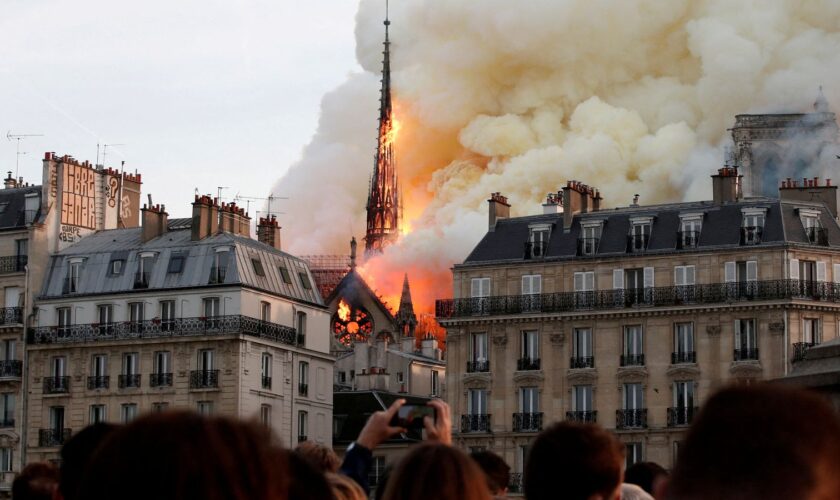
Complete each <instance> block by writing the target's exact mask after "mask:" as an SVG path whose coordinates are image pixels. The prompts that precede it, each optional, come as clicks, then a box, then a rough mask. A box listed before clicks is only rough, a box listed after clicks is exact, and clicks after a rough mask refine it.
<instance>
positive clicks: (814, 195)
mask: <svg viewBox="0 0 840 500" xmlns="http://www.w3.org/2000/svg"><path fill="white" fill-rule="evenodd" d="M805 181H807V182H805ZM779 198H781V199H782V200H787V201H811V202H814V201H816V202H821V203H825V205H826V207H828V211H829V212H831V216H832V217H834V218H837V186H832V185H831V179H826V180H825V183H824V184H822V183H820V178H819V177H814V178H813V179H803V183H802V185H801V186H800V185H799V183H798V182H797V181H794V180H791V179H790V177H788V178H787V180H784V181H782V185H781V187H780V188H779Z"/></svg>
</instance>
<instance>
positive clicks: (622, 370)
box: [615, 366, 648, 384]
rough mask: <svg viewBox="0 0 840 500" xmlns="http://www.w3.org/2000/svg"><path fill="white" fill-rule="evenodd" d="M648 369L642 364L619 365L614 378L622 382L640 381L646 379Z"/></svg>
mask: <svg viewBox="0 0 840 500" xmlns="http://www.w3.org/2000/svg"><path fill="white" fill-rule="evenodd" d="M647 376H648V371H647V368H645V367H644V366H621V367H619V368H618V371H617V372H616V374H615V378H616V379H617V380H618V381H619V382H620V383H622V384H633V383H640V382H644V381H646V380H647Z"/></svg>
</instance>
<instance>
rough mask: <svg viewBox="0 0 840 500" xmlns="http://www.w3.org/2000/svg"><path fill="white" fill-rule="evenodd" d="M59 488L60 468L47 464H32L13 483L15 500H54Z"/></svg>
mask: <svg viewBox="0 0 840 500" xmlns="http://www.w3.org/2000/svg"><path fill="white" fill-rule="evenodd" d="M57 488H58V468H57V467H56V466H54V465H53V464H50V463H46V462H36V463H31V464H29V465H27V466H26V467H24V468H23V470H22V471H20V474H18V476H17V477H16V478H15V480H14V481H13V482H12V498H14V499H15V500H52V498H53V495H54V493H55V491H56V490H57Z"/></svg>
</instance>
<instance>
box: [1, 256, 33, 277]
mask: <svg viewBox="0 0 840 500" xmlns="http://www.w3.org/2000/svg"><path fill="white" fill-rule="evenodd" d="M28 261H29V257H28V256H26V255H7V256H5V257H0V274H7V273H22V272H23V271H24V270H25V268H26V264H27V262H28Z"/></svg>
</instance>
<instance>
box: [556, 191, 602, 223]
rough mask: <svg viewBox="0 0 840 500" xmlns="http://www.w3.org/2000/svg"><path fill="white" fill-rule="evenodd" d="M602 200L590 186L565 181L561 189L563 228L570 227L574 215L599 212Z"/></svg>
mask: <svg viewBox="0 0 840 500" xmlns="http://www.w3.org/2000/svg"><path fill="white" fill-rule="evenodd" d="M602 201H603V198H602V197H601V193H600V192H599V191H598V190H597V189H596V188H594V187H592V186H587V185H586V184H584V183H582V182H578V181H567V182H566V187H564V188H563V227H564V228H565V229H566V230H568V229H569V228H570V227H572V221H573V220H574V217H575V214H585V213H588V212H597V211H599V210H601V202H602Z"/></svg>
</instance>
